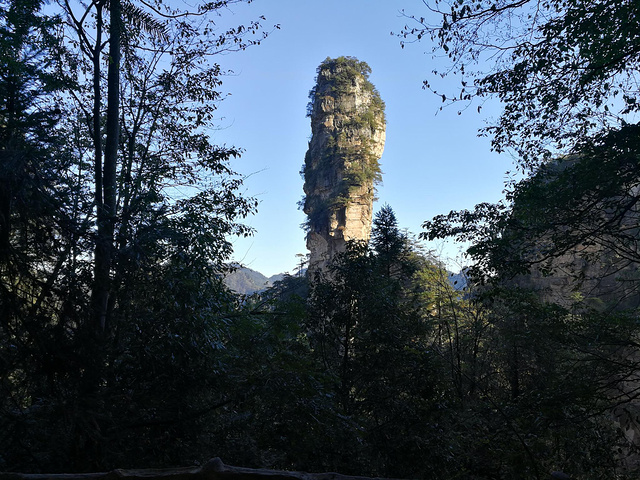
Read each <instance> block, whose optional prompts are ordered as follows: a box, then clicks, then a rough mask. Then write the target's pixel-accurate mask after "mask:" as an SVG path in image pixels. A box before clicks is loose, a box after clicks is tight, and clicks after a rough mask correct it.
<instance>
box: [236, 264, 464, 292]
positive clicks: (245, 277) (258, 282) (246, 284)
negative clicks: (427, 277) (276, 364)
mask: <svg viewBox="0 0 640 480" xmlns="http://www.w3.org/2000/svg"><path fill="white" fill-rule="evenodd" d="M285 275H286V274H285V273H278V274H276V275H271V276H270V277H266V276H264V275H263V274H261V273H260V272H257V271H255V270H252V269H250V268H248V267H241V266H236V270H235V271H233V272H231V273H229V274H228V275H227V276H225V277H224V283H225V285H226V286H227V287H229V288H230V289H231V290H233V291H234V292H236V293H239V294H241V295H251V294H252V293H256V292H262V291H263V290H266V289H267V288H269V287H271V286H272V285H273V284H274V283H275V282H277V281H279V280H282V279H283V278H284V276H285ZM448 279H449V282H450V283H451V286H453V288H454V289H455V290H463V289H464V288H465V287H466V286H467V276H466V274H465V272H464V271H462V272H459V273H452V272H449V275H448Z"/></svg>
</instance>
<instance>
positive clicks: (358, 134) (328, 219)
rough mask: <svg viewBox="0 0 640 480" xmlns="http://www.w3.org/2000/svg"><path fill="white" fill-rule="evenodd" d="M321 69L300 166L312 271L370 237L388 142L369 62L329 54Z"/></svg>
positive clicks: (310, 110) (311, 102)
mask: <svg viewBox="0 0 640 480" xmlns="http://www.w3.org/2000/svg"><path fill="white" fill-rule="evenodd" d="M317 72H318V76H317V82H316V86H315V87H314V88H313V90H311V93H310V94H309V96H310V102H309V106H308V115H309V116H310V117H311V133H312V137H311V141H310V142H309V150H308V151H307V154H306V156H305V163H304V167H303V170H302V174H303V175H304V180H305V182H304V193H305V198H304V203H303V206H304V212H305V213H306V214H307V224H306V227H307V231H308V233H307V248H308V250H309V252H310V257H309V272H310V274H313V272H314V271H317V270H318V269H323V268H325V267H326V265H327V263H328V262H329V260H330V259H331V258H332V257H333V256H334V255H335V254H336V253H338V252H341V251H344V249H345V245H346V242H347V241H349V240H365V241H366V240H368V239H369V237H370V235H371V219H372V209H373V199H374V195H375V184H376V183H377V182H379V181H380V180H381V178H382V177H381V171H380V165H379V163H378V161H379V159H380V157H381V156H382V152H383V150H384V141H385V118H384V103H383V101H382V100H381V98H380V95H379V93H378V91H377V90H376V89H375V87H374V86H373V85H372V84H371V82H369V79H368V77H369V73H370V72H371V70H370V68H369V66H368V65H367V64H366V63H364V62H361V61H358V60H357V59H355V58H353V57H339V58H336V59H330V58H327V59H326V60H325V61H324V62H322V63H321V64H320V66H319V67H318V70H317Z"/></svg>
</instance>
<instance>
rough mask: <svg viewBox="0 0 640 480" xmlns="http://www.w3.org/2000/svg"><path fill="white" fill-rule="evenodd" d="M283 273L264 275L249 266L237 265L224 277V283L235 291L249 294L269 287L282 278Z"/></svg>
mask: <svg viewBox="0 0 640 480" xmlns="http://www.w3.org/2000/svg"><path fill="white" fill-rule="evenodd" d="M284 275H285V274H284V273H278V274H276V275H272V276H270V277H266V276H264V275H263V274H261V273H260V272H256V271H255V270H252V269H250V268H247V267H240V266H238V267H237V268H236V270H235V271H233V272H231V273H229V274H228V275H226V276H225V277H224V283H225V285H226V286H227V287H229V288H230V289H231V290H233V291H234V292H236V293H240V294H242V295H251V294H252V293H256V292H261V291H263V290H266V289H267V288H269V287H271V286H272V285H273V284H274V283H275V282H277V281H278V280H282V279H283V278H284Z"/></svg>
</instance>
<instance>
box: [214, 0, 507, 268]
mask: <svg viewBox="0 0 640 480" xmlns="http://www.w3.org/2000/svg"><path fill="white" fill-rule="evenodd" d="M402 9H404V10H405V11H406V12H407V13H415V14H416V15H427V13H428V12H426V9H425V7H424V5H423V3H422V1H421V0H316V1H311V0H255V1H254V2H253V3H251V4H249V5H242V6H234V7H233V8H232V9H231V10H230V11H227V12H226V14H225V16H224V17H223V18H222V19H221V21H222V22H223V23H224V24H233V23H242V22H244V23H246V21H247V19H249V18H252V17H256V16H258V15H264V16H265V17H266V18H267V20H266V22H264V24H265V25H266V26H269V25H273V24H279V25H280V27H281V28H280V30H276V31H274V32H273V34H272V35H271V36H270V37H269V38H267V39H266V40H265V41H264V42H263V43H262V44H261V45H260V46H257V47H254V48H250V49H248V50H246V51H244V52H238V53H231V54H228V55H225V56H221V57H218V58H216V61H218V62H219V63H220V64H221V65H222V67H223V68H224V69H232V70H234V71H235V72H236V74H235V75H234V76H229V77H227V78H225V79H224V85H223V90H224V91H225V92H228V93H230V94H231V95H230V96H229V97H227V98H226V99H225V100H224V101H223V102H221V104H220V108H219V115H220V116H221V117H222V119H221V122H220V124H221V128H220V129H219V130H218V131H216V132H214V134H213V138H214V140H215V141H216V142H217V143H220V144H223V143H224V144H227V145H236V146H239V147H242V148H244V149H245V153H244V155H243V156H242V158H240V159H238V160H236V161H234V163H233V167H234V169H235V170H236V171H238V172H240V173H242V174H244V175H246V176H247V177H248V178H247V180H246V182H245V189H246V193H247V194H248V195H252V196H255V197H256V198H257V199H258V200H259V202H260V205H259V207H258V213H257V214H256V215H255V216H253V217H250V218H248V219H247V220H246V222H245V223H247V224H248V225H250V226H252V227H253V228H255V230H256V234H255V235H254V236H253V237H252V238H248V239H234V240H233V243H234V248H235V257H234V259H235V260H237V261H240V262H241V263H243V264H244V265H246V266H248V267H250V268H252V269H254V270H257V271H259V272H261V273H263V274H265V275H267V276H269V275H273V274H276V273H280V272H292V271H293V270H294V268H295V265H296V261H297V258H296V254H298V253H302V254H306V253H307V250H306V246H305V233H304V231H303V230H302V229H301V228H300V224H301V223H302V222H303V221H304V219H305V217H304V214H303V212H302V211H300V210H299V209H298V207H297V202H298V201H299V200H300V199H301V198H302V195H303V191H302V185H303V180H302V178H301V177H300V175H299V171H300V168H301V166H302V163H303V161H304V155H305V152H306V150H307V144H308V140H309V138H310V135H311V127H310V122H309V119H308V118H306V116H305V114H306V105H307V102H308V93H309V90H310V89H311V88H312V87H313V85H314V83H315V81H314V79H315V75H316V68H317V67H318V65H319V64H320V62H322V61H323V60H324V59H325V58H327V57H332V58H335V57H338V56H341V55H345V56H347V55H349V56H354V57H357V58H358V59H359V60H363V61H365V62H367V63H368V64H369V66H370V67H371V69H372V73H371V76H370V80H371V82H372V83H373V84H374V85H375V86H376V87H377V88H378V90H379V91H380V95H381V97H382V99H383V100H384V102H385V103H386V117H387V141H386V146H385V151H384V155H383V156H382V159H381V165H382V171H383V184H382V185H380V186H379V187H378V198H379V200H378V201H377V202H376V204H374V210H376V211H377V210H378V209H379V208H380V206H381V205H382V204H384V203H388V204H389V205H390V206H391V207H392V208H393V209H394V211H395V213H396V216H397V218H398V222H399V225H400V227H401V228H406V229H408V230H409V231H410V232H413V233H414V234H418V233H420V231H421V225H422V223H423V222H424V221H425V220H427V219H430V218H431V217H433V216H434V215H437V214H440V213H447V212H449V210H452V209H463V208H472V207H473V206H474V205H475V204H476V203H479V202H482V201H497V200H498V199H500V198H501V197H502V190H503V186H504V180H505V172H506V171H507V170H509V169H510V167H511V164H512V162H511V158H510V157H508V156H506V155H497V154H495V153H491V152H490V146H489V140H488V139H486V138H479V137H478V136H477V130H478V128H480V127H482V126H483V125H484V122H485V121H487V120H491V118H492V115H493V116H495V115H496V114H497V112H498V110H497V108H494V109H492V108H491V107H490V106H488V105H485V106H484V107H483V110H482V114H481V115H479V114H478V113H477V110H476V108H475V106H474V107H473V108H470V109H468V110H466V111H464V112H463V113H462V115H458V111H457V109H456V108H455V107H450V108H448V109H444V110H443V111H441V112H438V108H439V106H440V105H441V100H440V99H439V98H438V97H436V96H434V95H433V94H431V93H430V92H428V91H425V90H423V89H422V81H423V80H424V79H426V78H428V77H429V75H430V72H431V71H432V70H433V69H434V68H435V67H437V66H439V64H438V63H439V62H442V61H443V60H440V59H433V58H432V55H431V54H430V53H429V50H430V44H429V43H428V42H422V43H417V44H412V45H408V46H407V47H405V48H404V49H401V48H400V41H399V39H398V38H397V37H395V36H392V35H391V34H390V33H391V32H392V31H393V32H399V31H400V30H401V28H402V26H403V25H405V23H406V22H407V21H408V20H407V19H406V18H403V17H402V16H401V14H400V11H401V10H402ZM440 65H441V64H440ZM447 81H453V80H447ZM492 110H493V111H492ZM444 254H445V255H454V254H455V251H454V250H453V249H450V248H449V249H447V250H445V252H444Z"/></svg>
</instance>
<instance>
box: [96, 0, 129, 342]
mask: <svg viewBox="0 0 640 480" xmlns="http://www.w3.org/2000/svg"><path fill="white" fill-rule="evenodd" d="M110 16H111V21H110V28H109V31H110V38H109V67H108V70H107V122H106V124H107V137H106V142H105V149H104V164H103V165H102V176H101V178H102V182H101V183H102V185H101V186H102V188H101V190H102V191H101V192H100V193H101V196H102V202H101V203H100V204H98V206H97V208H98V210H97V217H98V219H97V227H98V232H97V236H96V245H95V265H94V280H93V291H92V298H91V304H92V308H93V311H92V314H93V323H94V325H93V326H94V329H95V331H96V332H97V333H98V334H99V335H103V334H104V333H105V331H106V330H107V328H108V323H109V318H108V308H107V306H108V303H109V291H110V286H111V285H110V283H111V282H110V271H111V261H112V257H113V234H114V228H115V227H114V225H115V215H116V212H115V210H116V164H117V157H118V142H119V137H120V125H119V110H120V30H121V25H122V20H121V7H120V0H111V8H110ZM96 168H99V165H98V164H97V163H96ZM98 177H99V174H98V173H96V178H98ZM98 188H99V185H98V184H96V190H98ZM98 195H99V194H98V193H96V199H98V198H99V196H98Z"/></svg>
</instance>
